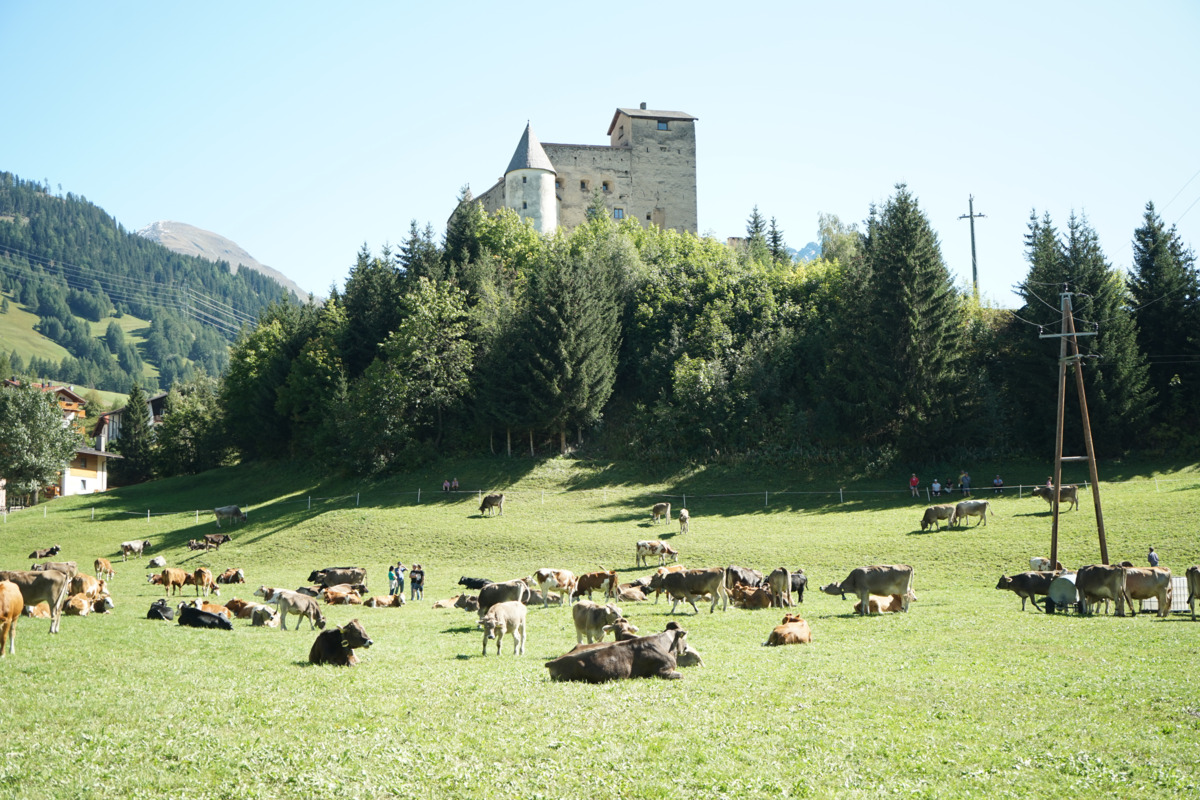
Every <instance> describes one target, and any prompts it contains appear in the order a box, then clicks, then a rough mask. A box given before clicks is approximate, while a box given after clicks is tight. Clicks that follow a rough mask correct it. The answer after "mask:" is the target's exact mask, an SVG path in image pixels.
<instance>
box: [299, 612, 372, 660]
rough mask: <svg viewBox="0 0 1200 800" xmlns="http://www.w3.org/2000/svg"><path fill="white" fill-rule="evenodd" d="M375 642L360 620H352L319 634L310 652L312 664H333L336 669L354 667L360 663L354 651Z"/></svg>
mask: <svg viewBox="0 0 1200 800" xmlns="http://www.w3.org/2000/svg"><path fill="white" fill-rule="evenodd" d="M372 644H374V642H372V641H371V637H370V636H368V635H367V632H366V631H365V630H363V626H362V624H361V623H359V621H358V620H356V619H352V620H350V621H349V622H347V623H346V624H345V625H343V626H342V627H340V628H331V629H330V630H327V631H322V632H321V633H319V634H317V639H316V641H314V642H313V646H312V649H311V650H309V651H308V662H309V663H310V664H318V665H320V664H333V665H334V666H335V667H352V666H354V665H355V664H357V663H358V657H357V656H355V655H354V651H355V650H357V649H358V648H360V647H364V648H365V647H370V646H371V645H372Z"/></svg>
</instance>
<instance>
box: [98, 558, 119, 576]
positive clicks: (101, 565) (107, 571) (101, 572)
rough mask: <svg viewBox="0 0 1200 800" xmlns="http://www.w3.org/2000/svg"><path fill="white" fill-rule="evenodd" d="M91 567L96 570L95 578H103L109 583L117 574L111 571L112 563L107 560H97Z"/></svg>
mask: <svg viewBox="0 0 1200 800" xmlns="http://www.w3.org/2000/svg"><path fill="white" fill-rule="evenodd" d="M93 566H95V568H96V577H97V578H104V579H106V580H110V581H111V580H112V579H113V578H114V577H116V574H117V572H116V570H114V569H113V565H112V562H111V561H109V560H108V559H107V558H97V559H96V562H95V564H94V565H93Z"/></svg>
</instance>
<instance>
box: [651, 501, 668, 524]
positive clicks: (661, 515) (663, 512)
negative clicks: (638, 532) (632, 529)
mask: <svg viewBox="0 0 1200 800" xmlns="http://www.w3.org/2000/svg"><path fill="white" fill-rule="evenodd" d="M660 519H665V520H666V521H667V522H670V521H671V504H670V503H655V504H654V505H653V506H652V507H651V508H650V524H652V525H653V524H654V523H656V522H658V521H659V520H660Z"/></svg>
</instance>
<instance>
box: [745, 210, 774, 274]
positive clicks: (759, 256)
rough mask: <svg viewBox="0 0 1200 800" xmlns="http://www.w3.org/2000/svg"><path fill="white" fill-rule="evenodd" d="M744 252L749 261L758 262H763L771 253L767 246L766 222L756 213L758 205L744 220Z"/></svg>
mask: <svg viewBox="0 0 1200 800" xmlns="http://www.w3.org/2000/svg"><path fill="white" fill-rule="evenodd" d="M746 254H747V255H748V256H749V257H750V260H751V261H755V262H757V263H759V264H765V263H766V262H767V261H768V260H769V259H770V255H771V250H770V248H769V247H768V246H767V222H766V220H764V219H763V216H762V214H760V213H758V206H755V207H754V209H753V210H752V211H751V212H750V218H749V219H747V220H746Z"/></svg>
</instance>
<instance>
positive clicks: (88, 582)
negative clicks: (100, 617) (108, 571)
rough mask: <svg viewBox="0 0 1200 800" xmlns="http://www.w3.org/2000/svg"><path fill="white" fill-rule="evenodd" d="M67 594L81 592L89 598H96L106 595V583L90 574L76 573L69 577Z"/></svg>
mask: <svg viewBox="0 0 1200 800" xmlns="http://www.w3.org/2000/svg"><path fill="white" fill-rule="evenodd" d="M67 593H68V595H75V594H82V595H84V596H86V597H87V598H88V599H89V600H97V599H99V598H101V597H105V596H107V595H108V585H107V584H106V583H105V582H104V581H98V580H96V579H95V578H93V577H92V576H91V575H76V576H75V577H74V578H71V585H70V587H69V588H68V589H67Z"/></svg>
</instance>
